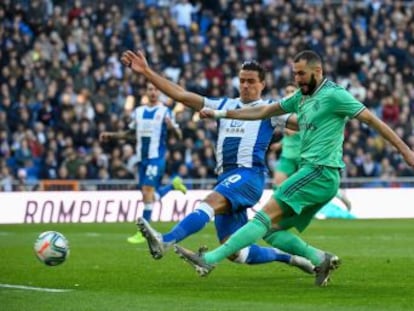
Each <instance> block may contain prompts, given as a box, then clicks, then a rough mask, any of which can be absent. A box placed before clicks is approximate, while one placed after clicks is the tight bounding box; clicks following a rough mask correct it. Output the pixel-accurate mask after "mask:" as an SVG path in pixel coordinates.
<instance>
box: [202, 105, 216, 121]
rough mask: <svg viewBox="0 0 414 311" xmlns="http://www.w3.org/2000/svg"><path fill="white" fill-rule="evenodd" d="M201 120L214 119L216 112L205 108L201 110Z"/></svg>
mask: <svg viewBox="0 0 414 311" xmlns="http://www.w3.org/2000/svg"><path fill="white" fill-rule="evenodd" d="M200 118H201V119H214V110H212V109H208V108H203V109H201V110H200Z"/></svg>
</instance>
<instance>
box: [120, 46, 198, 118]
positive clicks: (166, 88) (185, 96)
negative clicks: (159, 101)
mask: <svg viewBox="0 0 414 311" xmlns="http://www.w3.org/2000/svg"><path fill="white" fill-rule="evenodd" d="M121 62H122V63H123V64H124V65H125V66H128V67H129V68H131V69H132V70H133V71H134V72H135V73H138V74H142V75H143V76H145V78H147V80H149V81H150V82H151V83H152V84H154V85H155V86H156V87H157V88H158V89H159V90H160V91H161V92H163V93H164V94H165V95H167V96H169V97H171V98H172V99H174V100H175V101H178V102H181V103H183V104H184V105H185V106H187V107H190V108H192V109H194V110H197V111H199V110H201V109H202V108H203V106H204V102H203V97H202V96H200V95H198V94H196V93H192V92H188V91H186V90H185V89H183V88H182V87H180V86H179V85H178V84H175V83H173V82H171V81H170V80H168V79H166V78H164V77H162V76H160V75H159V74H157V73H156V72H155V71H153V70H152V69H151V68H150V67H149V65H148V62H147V60H146V58H145V56H144V54H143V53H142V52H141V51H137V52H133V51H130V50H128V51H126V52H124V53H123V54H122V57H121Z"/></svg>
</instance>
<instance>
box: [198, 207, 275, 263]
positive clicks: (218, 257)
mask: <svg viewBox="0 0 414 311" xmlns="http://www.w3.org/2000/svg"><path fill="white" fill-rule="evenodd" d="M269 228H270V218H269V216H268V215H267V214H266V213H265V212H263V211H260V212H258V213H257V214H256V215H255V216H254V218H253V219H252V220H251V221H249V222H248V223H247V224H245V225H244V226H243V227H241V228H240V229H239V230H237V231H236V232H235V233H233V234H232V235H231V237H230V238H229V239H228V240H227V241H226V242H225V243H224V244H223V245H221V246H219V247H217V248H216V249H214V250H212V251H211V252H207V253H205V254H204V256H203V258H204V261H205V262H206V263H208V264H215V263H218V262H220V261H222V260H223V259H224V258H227V257H228V256H230V255H232V254H234V253H236V252H238V251H239V250H241V249H242V248H245V247H246V246H249V245H251V244H253V243H255V242H256V241H257V240H258V239H260V238H262V237H263V236H264V235H265V234H266V232H267V231H268V230H269Z"/></svg>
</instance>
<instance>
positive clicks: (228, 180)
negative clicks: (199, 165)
mask: <svg viewBox="0 0 414 311" xmlns="http://www.w3.org/2000/svg"><path fill="white" fill-rule="evenodd" d="M241 178H242V177H241V176H240V175H239V174H234V175H231V176H229V177H227V178H226V179H225V180H223V183H222V185H223V186H225V187H230V186H231V184H234V183H236V182H238V181H239V180H240V179H241Z"/></svg>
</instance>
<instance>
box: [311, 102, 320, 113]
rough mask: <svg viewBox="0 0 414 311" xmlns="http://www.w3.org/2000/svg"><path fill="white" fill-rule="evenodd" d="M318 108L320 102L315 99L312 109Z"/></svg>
mask: <svg viewBox="0 0 414 311" xmlns="http://www.w3.org/2000/svg"><path fill="white" fill-rule="evenodd" d="M319 108H321V104H320V103H319V100H315V103H314V104H313V106H312V109H313V110H314V111H318V110H319Z"/></svg>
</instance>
